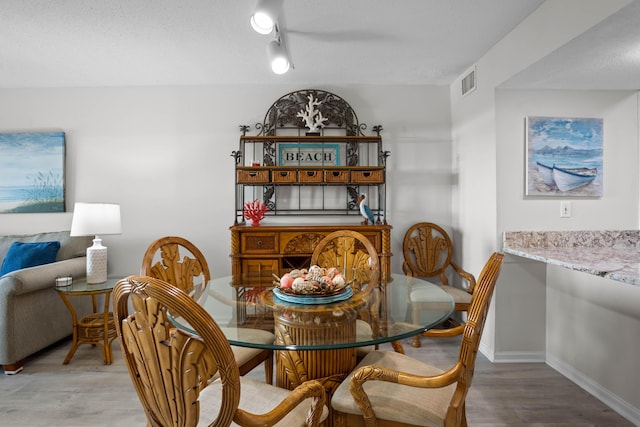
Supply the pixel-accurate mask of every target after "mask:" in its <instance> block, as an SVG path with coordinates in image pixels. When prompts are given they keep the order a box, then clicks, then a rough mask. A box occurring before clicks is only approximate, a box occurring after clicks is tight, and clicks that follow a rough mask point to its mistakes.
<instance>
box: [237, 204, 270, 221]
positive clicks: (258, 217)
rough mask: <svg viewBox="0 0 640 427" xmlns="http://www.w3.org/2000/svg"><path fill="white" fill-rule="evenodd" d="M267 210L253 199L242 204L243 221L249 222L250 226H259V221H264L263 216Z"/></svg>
mask: <svg viewBox="0 0 640 427" xmlns="http://www.w3.org/2000/svg"><path fill="white" fill-rule="evenodd" d="M268 210H269V209H267V207H266V206H265V204H264V203H263V202H262V201H260V200H259V199H255V200H254V201H252V202H247V203H245V204H244V213H243V216H244V218H245V219H250V220H251V225H254V226H255V225H260V221H262V220H263V219H264V215H265V213H267V211H268Z"/></svg>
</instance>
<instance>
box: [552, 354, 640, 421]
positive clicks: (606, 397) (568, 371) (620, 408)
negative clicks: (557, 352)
mask: <svg viewBox="0 0 640 427" xmlns="http://www.w3.org/2000/svg"><path fill="white" fill-rule="evenodd" d="M546 363H547V365H549V366H551V367H552V368H553V369H555V370H556V371H558V372H559V373H560V374H562V375H564V376H565V377H567V378H568V379H570V380H571V381H573V382H574V383H575V384H577V385H578V386H579V387H581V388H582V389H584V390H585V391H586V392H587V393H589V394H591V395H592V396H593V397H595V398H596V399H598V400H600V401H601V402H602V403H604V404H605V405H607V406H608V407H609V408H611V409H613V410H614V411H616V412H617V413H618V414H620V415H621V416H623V417H624V418H626V419H627V420H629V421H630V422H632V423H633V424H634V425H640V408H636V407H634V406H633V405H631V404H630V403H629V402H627V401H625V400H624V399H621V398H620V397H618V396H617V395H615V394H614V393H612V392H611V391H609V390H607V389H606V388H604V387H603V386H602V385H600V384H598V383H596V382H595V381H593V380H592V379H591V378H589V377H587V376H586V375H584V374H583V373H582V372H580V371H578V370H576V369H575V368H574V367H573V366H571V365H568V364H567V363H565V362H563V361H562V360H560V359H558V358H557V357H554V356H552V355H549V354H547V360H546Z"/></svg>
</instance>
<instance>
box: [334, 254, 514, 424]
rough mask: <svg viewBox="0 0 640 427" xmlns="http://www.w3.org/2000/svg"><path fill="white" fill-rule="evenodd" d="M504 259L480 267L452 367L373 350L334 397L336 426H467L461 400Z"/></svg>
mask: <svg viewBox="0 0 640 427" xmlns="http://www.w3.org/2000/svg"><path fill="white" fill-rule="evenodd" d="M503 257H504V255H503V254H501V253H494V254H493V255H491V257H490V258H489V260H488V261H487V263H486V264H485V266H484V268H483V269H482V272H481V273H480V276H479V277H478V283H477V286H476V291H475V292H474V293H473V297H472V299H471V305H470V306H469V311H468V319H467V322H466V323H465V324H464V325H459V326H458V328H460V330H461V331H462V341H461V343H460V352H459V355H458V360H457V362H456V363H455V364H454V365H453V366H452V367H451V368H450V369H448V370H446V371H442V370H440V369H438V368H436V367H433V366H431V365H428V364H426V363H424V362H421V361H418V360H416V359H413V358H411V357H409V356H406V355H404V354H398V353H394V352H391V351H379V350H378V351H373V352H371V353H370V354H368V355H367V356H366V357H365V358H364V359H363V360H362V361H361V362H360V364H359V365H358V366H356V368H355V370H354V371H353V372H352V373H351V374H350V376H349V377H348V378H347V380H345V381H344V382H343V383H342V384H341V385H340V386H339V387H338V388H337V389H336V391H335V392H334V393H333V397H332V398H331V406H332V407H333V410H334V414H335V416H336V419H335V421H336V425H345V426H350V427H352V426H353V427H357V426H365V425H366V426H375V425H384V426H413V425H419V426H434V427H435V426H439V427H440V426H444V427H458V426H466V425H467V419H466V411H465V401H466V396H467V393H468V391H469V387H470V386H471V382H472V380H473V371H474V366H475V360H476V355H477V352H478V347H479V345H480V338H481V337H482V330H483V329H484V324H485V321H486V318H487V312H488V310H489V304H490V303H491V295H492V294H493V291H494V288H495V285H496V281H497V280H498V275H499V274H500V269H501V267H502V260H503Z"/></svg>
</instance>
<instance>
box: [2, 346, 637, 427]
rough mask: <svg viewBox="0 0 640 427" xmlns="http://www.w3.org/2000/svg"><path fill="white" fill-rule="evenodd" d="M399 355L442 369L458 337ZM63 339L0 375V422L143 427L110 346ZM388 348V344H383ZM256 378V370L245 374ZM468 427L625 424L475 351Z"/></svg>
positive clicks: (561, 382) (546, 380) (571, 387)
mask: <svg viewBox="0 0 640 427" xmlns="http://www.w3.org/2000/svg"><path fill="white" fill-rule="evenodd" d="M422 342H423V347H422V348H420V349H414V348H413V347H411V345H410V342H409V341H405V342H404V346H405V350H406V352H407V354H410V355H411V356H413V357H416V358H418V359H420V360H423V361H429V363H431V364H433V365H436V366H438V367H440V368H442V369H446V368H448V367H449V366H450V365H451V363H452V361H453V360H455V357H456V356H457V352H458V345H459V341H458V340H455V339H453V340H451V339H449V340H442V339H441V340H437V339H423V340H422ZM69 347H70V340H65V341H62V342H60V343H59V344H57V345H55V346H53V347H51V348H49V349H47V350H45V351H42V352H40V353H39V354H37V355H35V356H33V357H31V358H30V359H29V360H28V361H27V363H26V365H25V370H24V371H23V372H22V373H20V374H18V375H13V376H8V375H0V425H1V426H11V427H14V426H16V427H18V426H20V427H23V426H24V427H41V426H42V427H45V426H46V427H58V426H60V427H62V426H64V427H102V426H105V427H106V426H128V427H129V426H131V427H133V426H140V427H143V426H145V424H146V421H145V417H144V414H143V412H142V408H141V407H140V403H139V401H138V398H137V396H136V394H135V391H134V390H133V387H132V385H131V382H130V379H129V374H128V372H127V370H126V367H125V366H124V363H123V361H122V356H121V353H120V346H119V345H118V344H117V343H115V344H114V349H113V350H114V363H113V364H112V365H110V366H105V365H103V364H102V357H101V352H100V350H99V349H98V348H93V347H90V346H86V345H84V346H81V347H80V348H79V349H78V351H77V352H76V354H75V356H74V358H73V359H72V360H71V362H70V364H69V365H67V366H64V365H63V364H62V360H63V359H64V357H65V355H66V353H67V351H68V350H69ZM383 349H390V347H386V346H385V347H383ZM249 375H250V376H251V377H252V378H255V379H258V380H262V379H263V378H264V376H263V371H262V368H258V369H256V370H254V371H253V372H251V373H250V374H249ZM467 417H468V421H469V425H470V426H472V427H487V426H492V427H503V426H505V427H506V426H509V427H525V426H527V427H544V426H550V427H551V426H553V427H568V426H572V427H591V426H601V427H628V426H632V425H633V424H632V423H630V422H628V421H627V420H625V419H624V418H623V417H621V416H620V415H618V414H617V413H615V412H614V411H612V410H611V409H609V408H608V407H607V406H605V405H604V404H602V403H601V402H600V401H599V400H597V399H596V398H594V397H592V396H591V395H589V394H588V393H587V392H585V391H584V390H582V389H581V388H580V387H578V386H577V385H575V384H573V383H572V382H571V381H569V380H568V379H566V378H565V377H563V376H562V375H560V374H559V373H557V372H556V371H554V370H553V369H551V368H550V367H549V366H547V365H544V364H541V363H536V364H532V363H525V364H492V363H490V362H489V361H488V360H487V359H486V358H485V357H483V356H482V355H479V358H478V360H477V362H476V371H475V376H474V382H473V385H472V387H471V390H470V392H469V395H468V397H467Z"/></svg>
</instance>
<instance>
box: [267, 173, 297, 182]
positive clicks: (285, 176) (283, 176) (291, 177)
mask: <svg viewBox="0 0 640 427" xmlns="http://www.w3.org/2000/svg"><path fill="white" fill-rule="evenodd" d="M296 179H297V174H296V171H295V170H274V171H271V181H273V182H286V183H293V182H296Z"/></svg>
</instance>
